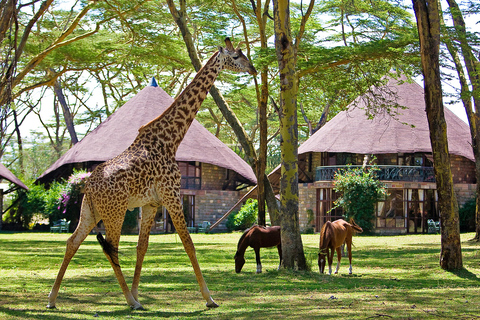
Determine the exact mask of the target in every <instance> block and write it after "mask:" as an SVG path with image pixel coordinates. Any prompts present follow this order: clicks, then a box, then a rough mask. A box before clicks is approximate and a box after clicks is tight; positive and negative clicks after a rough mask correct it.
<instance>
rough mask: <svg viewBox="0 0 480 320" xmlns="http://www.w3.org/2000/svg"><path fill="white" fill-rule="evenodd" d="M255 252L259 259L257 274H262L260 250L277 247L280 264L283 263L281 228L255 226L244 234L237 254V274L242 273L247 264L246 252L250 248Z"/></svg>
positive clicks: (239, 242)
mask: <svg viewBox="0 0 480 320" xmlns="http://www.w3.org/2000/svg"><path fill="white" fill-rule="evenodd" d="M249 246H250V247H252V248H253V250H255V257H256V259H257V273H261V272H262V263H261V262H260V248H269V247H273V246H277V249H278V255H279V256H280V264H281V263H282V243H281V240H280V227H278V226H274V227H262V226H257V225H255V226H253V227H251V228H249V229H247V230H245V232H244V233H243V235H242V236H241V237H240V240H239V241H238V246H237V253H235V272H236V273H240V271H242V267H243V265H244V264H245V257H244V255H245V250H247V248H248V247H249ZM279 267H280V266H279Z"/></svg>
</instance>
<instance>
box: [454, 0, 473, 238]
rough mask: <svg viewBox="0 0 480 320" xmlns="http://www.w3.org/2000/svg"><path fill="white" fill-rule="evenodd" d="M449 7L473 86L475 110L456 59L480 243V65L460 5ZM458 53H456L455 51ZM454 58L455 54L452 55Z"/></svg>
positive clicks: (456, 58) (461, 69)
mask: <svg viewBox="0 0 480 320" xmlns="http://www.w3.org/2000/svg"><path fill="white" fill-rule="evenodd" d="M447 2H448V6H449V8H450V13H451V14H452V17H453V25H454V26H455V32H456V39H458V41H459V42H460V47H461V49H462V56H463V61H464V62H465V67H466V68H467V72H468V77H469V79H470V83H471V85H472V95H473V102H474V105H475V110H474V109H473V108H472V103H471V98H470V92H469V91H470V90H469V88H468V84H467V80H466V78H465V75H464V73H463V67H462V65H461V63H460V61H458V60H459V58H458V57H454V61H455V67H456V69H457V72H458V75H459V79H460V84H461V90H462V91H461V98H462V101H463V105H464V106H465V111H466V113H467V118H468V122H469V124H470V132H471V135H472V148H473V154H474V156H475V169H476V178H477V189H476V192H477V193H476V196H477V199H476V209H475V217H476V219H475V221H476V223H475V238H474V240H476V241H480V183H479V181H480V123H479V121H480V110H479V108H480V64H479V62H478V59H477V58H476V57H475V55H474V54H473V52H472V48H471V47H470V45H469V44H468V41H467V32H466V28H465V21H464V19H463V16H462V13H461V11H460V8H459V7H458V4H457V3H456V2H455V0H447ZM453 50H455V49H454V47H453V45H450V46H449V51H450V52H452V51H453ZM455 53H456V51H455ZM452 56H454V53H453V54H452Z"/></svg>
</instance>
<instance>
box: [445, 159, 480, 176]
mask: <svg viewBox="0 0 480 320" xmlns="http://www.w3.org/2000/svg"><path fill="white" fill-rule="evenodd" d="M450 164H451V167H452V178H453V183H475V182H476V179H475V162H473V161H471V160H468V159H467V158H464V157H461V156H456V155H450Z"/></svg>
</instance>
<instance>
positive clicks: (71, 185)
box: [58, 171, 91, 214]
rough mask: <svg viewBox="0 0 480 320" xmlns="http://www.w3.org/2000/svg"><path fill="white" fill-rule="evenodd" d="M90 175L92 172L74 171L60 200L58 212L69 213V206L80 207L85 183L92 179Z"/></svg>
mask: <svg viewBox="0 0 480 320" xmlns="http://www.w3.org/2000/svg"><path fill="white" fill-rule="evenodd" d="M90 174H91V172H85V171H74V172H73V174H72V175H71V176H70V177H69V178H68V180H67V184H66V185H65V187H64V189H63V192H62V194H61V195H60V198H59V199H58V200H59V204H58V210H61V211H62V213H63V214H65V213H66V212H67V208H68V206H69V205H70V206H71V205H78V204H79V203H80V201H81V199H80V195H81V191H82V189H83V188H84V187H85V181H86V179H87V178H88V177H90Z"/></svg>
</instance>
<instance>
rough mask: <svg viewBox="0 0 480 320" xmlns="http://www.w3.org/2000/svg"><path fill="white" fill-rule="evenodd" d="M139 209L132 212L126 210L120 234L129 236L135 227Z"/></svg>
mask: <svg viewBox="0 0 480 320" xmlns="http://www.w3.org/2000/svg"><path fill="white" fill-rule="evenodd" d="M138 212H139V209H138V208H135V209H133V210H132V211H130V210H127V213H126V214H125V219H124V220H123V225H122V233H123V234H129V233H131V232H132V231H133V230H134V229H135V228H136V227H137V224H138V223H137V217H138Z"/></svg>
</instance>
